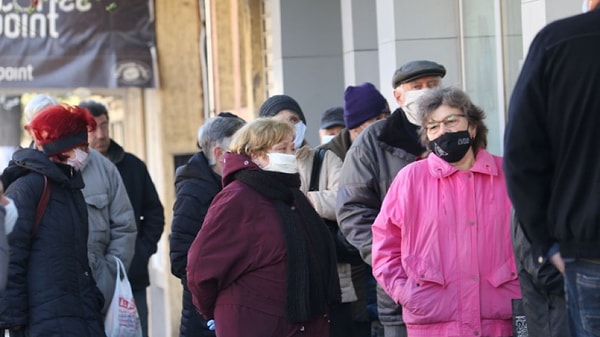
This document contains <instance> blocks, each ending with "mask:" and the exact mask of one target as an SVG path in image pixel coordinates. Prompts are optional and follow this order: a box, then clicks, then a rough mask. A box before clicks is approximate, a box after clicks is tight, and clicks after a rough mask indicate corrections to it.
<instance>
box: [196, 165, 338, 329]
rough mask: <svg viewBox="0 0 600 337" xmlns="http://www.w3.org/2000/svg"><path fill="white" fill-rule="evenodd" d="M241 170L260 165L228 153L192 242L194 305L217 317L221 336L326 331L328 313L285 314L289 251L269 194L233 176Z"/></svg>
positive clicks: (210, 315) (215, 318)
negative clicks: (296, 317)
mask: <svg viewBox="0 0 600 337" xmlns="http://www.w3.org/2000/svg"><path fill="white" fill-rule="evenodd" d="M239 170H260V168H259V167H258V166H257V165H256V164H254V163H253V162H252V161H250V160H249V159H248V158H246V157H243V156H240V155H232V154H228V155H227V157H226V163H225V165H224V168H223V183H224V185H225V186H224V188H223V190H222V191H221V192H219V194H217V195H216V197H215V198H214V200H213V203H212V204H211V206H210V208H209V210H208V213H207V215H206V218H205V220H204V223H203V225H202V229H201V230H200V232H199V233H198V236H197V237H196V239H195V240H194V242H193V243H192V246H191V247H190V250H189V253H188V264H187V279H188V287H189V289H190V292H191V293H192V296H193V301H194V305H195V306H196V308H198V310H199V312H200V313H201V314H202V315H203V316H204V317H206V318H207V319H214V320H215V324H216V332H217V336H219V337H239V336H248V337H253V336H255V337H269V336H273V337H287V336H297V335H298V336H300V335H301V336H315V337H316V336H318V337H321V336H323V337H327V336H329V323H328V319H327V318H326V317H315V318H314V319H313V320H311V321H309V322H304V323H299V324H298V323H292V322H290V321H288V320H287V319H286V317H285V298H286V283H285V280H286V264H287V253H286V245H285V240H284V236H283V231H282V229H281V225H280V223H279V221H280V220H279V217H278V215H277V212H276V210H275V207H274V206H273V204H272V202H271V201H270V200H268V199H267V198H265V197H263V196H262V195H261V194H259V193H258V192H256V191H255V190H253V189H252V188H251V187H249V186H248V185H245V184H243V183H241V182H239V181H236V180H234V178H233V174H234V173H235V172H237V171H239ZM298 219H299V217H298Z"/></svg>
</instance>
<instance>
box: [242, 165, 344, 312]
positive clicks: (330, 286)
mask: <svg viewBox="0 0 600 337" xmlns="http://www.w3.org/2000/svg"><path fill="white" fill-rule="evenodd" d="M235 178H236V179H237V180H239V181H241V182H243V183H244V184H246V185H248V186H250V187H251V188H252V189H254V190H255V191H257V192H258V193H260V194H261V195H263V196H265V197H266V198H268V199H270V200H272V201H273V205H274V206H275V209H276V210H277V214H278V216H279V219H280V224H281V228H282V229H283V235H284V238H285V244H286V249H287V255H288V264H287V266H286V305H285V313H286V317H287V319H288V320H290V321H291V322H296V323H297V322H306V321H308V320H310V319H311V318H312V317H315V316H317V315H322V314H326V313H328V311H329V310H328V309H329V304H331V303H339V302H340V288H339V279H338V276H337V269H336V264H335V263H336V262H335V259H336V257H335V249H334V245H333V240H332V238H331V235H330V234H329V231H328V230H327V227H326V226H325V224H324V223H323V221H322V220H321V217H319V215H318V214H317V212H316V211H315V210H314V208H313V207H312V206H311V205H310V203H309V201H308V200H307V199H306V197H305V196H304V194H302V192H300V190H299V189H298V188H299V187H300V176H299V175H298V174H286V173H280V172H271V171H250V170H243V171H240V172H237V173H236V174H235Z"/></svg>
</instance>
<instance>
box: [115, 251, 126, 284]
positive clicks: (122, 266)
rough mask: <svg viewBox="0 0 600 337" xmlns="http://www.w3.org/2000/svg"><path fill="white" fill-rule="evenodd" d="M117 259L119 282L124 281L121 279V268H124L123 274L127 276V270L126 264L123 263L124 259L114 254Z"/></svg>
mask: <svg viewBox="0 0 600 337" xmlns="http://www.w3.org/2000/svg"><path fill="white" fill-rule="evenodd" d="M113 257H114V258H115V261H116V262H117V282H122V281H121V279H122V277H121V270H123V274H124V276H125V277H127V273H126V272H125V265H123V261H121V259H119V258H118V257H116V256H113Z"/></svg>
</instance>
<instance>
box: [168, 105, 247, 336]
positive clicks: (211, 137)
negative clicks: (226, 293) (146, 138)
mask: <svg viewBox="0 0 600 337" xmlns="http://www.w3.org/2000/svg"><path fill="white" fill-rule="evenodd" d="M244 123H245V122H244V120H243V119H241V118H239V117H237V116H235V115H233V114H231V113H221V114H219V116H217V117H215V118H211V119H209V120H207V121H206V123H204V125H202V126H201V127H200V129H199V130H198V147H199V148H200V149H201V151H200V152H198V153H196V154H195V155H194V156H193V157H192V158H190V160H189V161H188V162H187V164H185V165H183V166H181V167H179V168H177V171H176V173H175V196H176V197H175V205H173V222H172V223H171V235H170V236H169V244H170V259H171V273H172V274H173V275H174V276H175V277H177V278H179V279H180V280H181V284H182V285H183V294H182V302H183V303H182V310H181V323H180V326H179V336H180V337H191V336H198V337H214V336H215V333H214V332H212V331H209V328H208V327H207V325H206V323H207V322H206V320H205V319H204V318H203V317H202V316H200V314H198V311H197V310H196V308H194V304H193V303H192V295H191V293H190V291H189V289H188V287H187V278H186V266H187V253H188V250H189V249H190V246H191V245H192V242H194V239H195V238H196V234H198V231H200V226H201V225H202V222H203V221H204V216H205V215H206V212H207V211H208V206H209V205H210V203H211V202H212V199H213V198H214V196H215V195H216V194H217V193H219V192H220V191H221V189H222V188H223V187H222V184H221V165H222V159H223V154H224V153H225V152H227V151H228V150H229V142H230V141H231V136H233V134H234V133H235V132H236V131H237V130H238V129H239V128H241V127H242V126H243V125H244Z"/></svg>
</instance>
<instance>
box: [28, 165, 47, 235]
mask: <svg viewBox="0 0 600 337" xmlns="http://www.w3.org/2000/svg"><path fill="white" fill-rule="evenodd" d="M49 199H50V184H49V183H48V177H46V176H44V190H43V191H42V196H41V197H40V201H39V202H38V205H37V208H36V210H35V222H34V223H33V228H31V237H34V236H35V233H36V232H37V229H38V227H39V226H40V222H41V221H42V217H43V216H44V213H45V212H46V206H48V200H49Z"/></svg>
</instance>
